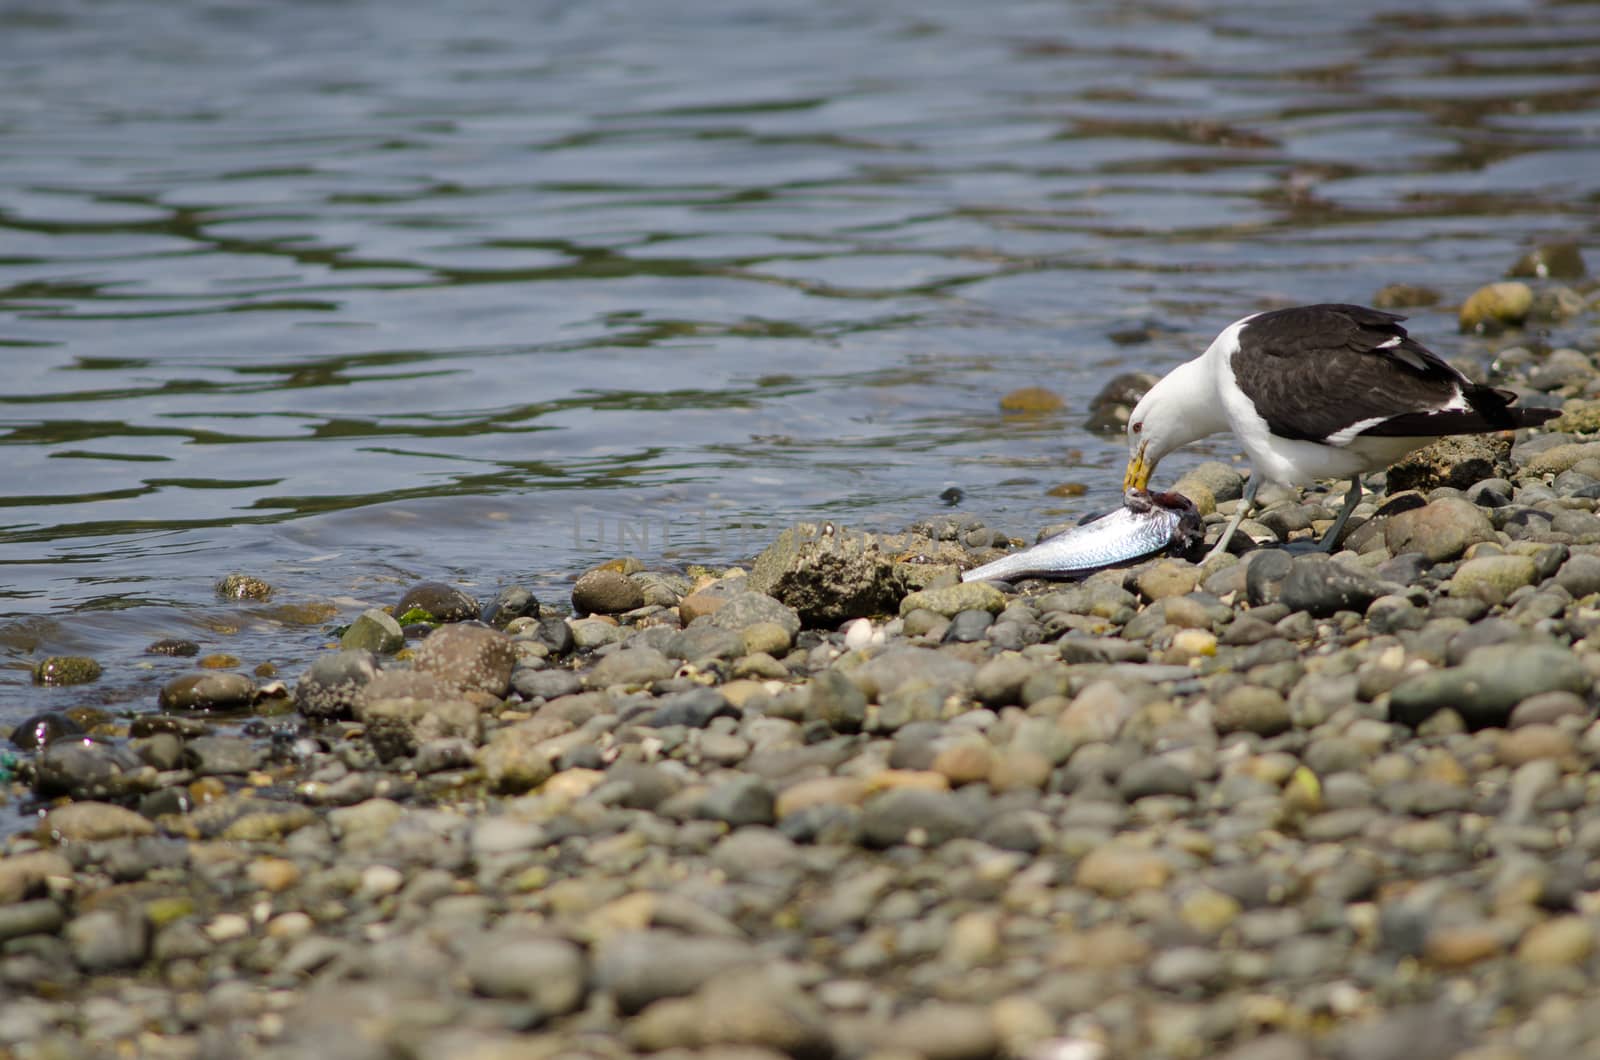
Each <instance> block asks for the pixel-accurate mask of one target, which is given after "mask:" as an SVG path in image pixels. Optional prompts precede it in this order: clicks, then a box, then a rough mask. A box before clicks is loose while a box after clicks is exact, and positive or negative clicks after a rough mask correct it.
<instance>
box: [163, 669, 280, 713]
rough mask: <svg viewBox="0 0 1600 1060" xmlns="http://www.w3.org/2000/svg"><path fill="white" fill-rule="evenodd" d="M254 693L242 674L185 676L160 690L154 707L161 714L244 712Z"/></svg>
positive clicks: (252, 685) (251, 683) (254, 689)
mask: <svg viewBox="0 0 1600 1060" xmlns="http://www.w3.org/2000/svg"><path fill="white" fill-rule="evenodd" d="M255 692H256V686H255V682H254V681H251V680H250V678H248V677H246V676H244V675H243V674H234V673H226V672H207V673H198V674H184V675H183V676H182V677H174V678H173V679H172V680H170V681H168V682H167V683H166V684H164V685H162V686H161V692H160V694H159V695H158V696H157V697H156V703H157V705H158V706H159V707H160V708H161V709H162V710H192V711H230V710H243V709H245V708H246V707H249V706H250V705H251V704H252V703H253V702H254V701H255Z"/></svg>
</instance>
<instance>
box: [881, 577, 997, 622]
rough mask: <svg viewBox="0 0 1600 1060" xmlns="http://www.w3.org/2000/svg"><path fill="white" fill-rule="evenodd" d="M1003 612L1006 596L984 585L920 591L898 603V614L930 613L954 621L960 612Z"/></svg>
mask: <svg viewBox="0 0 1600 1060" xmlns="http://www.w3.org/2000/svg"><path fill="white" fill-rule="evenodd" d="M1005 609H1006V594H1005V593H1003V592H1001V591H1000V590H999V589H996V588H995V587H994V586H993V585H990V584H989V583H988V582H962V583H960V584H959V585H947V586H945V587H944V588H942V589H923V590H921V591H920V592H914V593H909V594H907V595H906V596H905V597H904V598H903V599H901V601H900V614H901V615H902V616H905V615H908V614H910V613H911V612H913V611H932V612H933V613H934V614H938V615H943V616H944V617H945V618H955V616H957V615H959V614H960V613H961V612H963V611H987V612H989V613H990V614H996V615H998V614H999V613H1000V612H1001V611H1004V610H1005Z"/></svg>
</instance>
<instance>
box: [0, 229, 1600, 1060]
mask: <svg viewBox="0 0 1600 1060" xmlns="http://www.w3.org/2000/svg"><path fill="white" fill-rule="evenodd" d="M1542 253H1544V255H1545V256H1544V257H1542V258H1541V257H1539V256H1538V254H1536V255H1534V256H1533V259H1532V264H1527V265H1526V266H1525V263H1518V265H1517V266H1515V267H1514V268H1513V270H1512V271H1513V272H1516V271H1517V270H1518V269H1523V268H1524V267H1526V268H1527V269H1531V270H1533V271H1532V272H1531V273H1528V281H1529V282H1523V281H1522V280H1520V279H1519V280H1513V281H1510V282H1500V283H1495V284H1490V285H1486V286H1485V287H1484V288H1483V289H1482V290H1481V291H1479V292H1477V293H1475V294H1473V295H1471V297H1469V298H1468V299H1466V301H1465V302H1464V303H1463V305H1462V307H1461V323H1462V327H1463V329H1464V330H1469V331H1479V332H1497V331H1503V336H1502V339H1501V341H1500V344H1499V353H1498V355H1497V356H1496V358H1495V359H1494V361H1493V362H1492V363H1490V364H1472V365H1467V364H1462V365H1460V367H1462V369H1463V370H1464V371H1467V372H1469V374H1471V375H1472V376H1473V378H1475V379H1480V380H1483V381H1488V382H1493V383H1494V385H1497V386H1505V387H1508V388H1510V389H1514V390H1516V391H1517V392H1518V393H1519V395H1521V396H1522V399H1523V401H1524V402H1525V403H1529V404H1543V405H1551V406H1558V407H1560V408H1561V409H1562V413H1563V414H1562V416H1561V417H1560V418H1558V419H1556V420H1554V421H1552V422H1551V423H1549V424H1548V425H1547V426H1546V427H1545V428H1544V429H1540V430H1535V431H1523V432H1518V433H1517V434H1515V435H1513V434H1509V433H1508V434H1504V435H1486V436H1476V437H1468V438H1459V439H1451V440H1447V441H1445V442H1441V443H1439V444H1438V445H1436V446H1433V447H1430V448H1428V449H1426V450H1423V451H1421V452H1418V453H1416V454H1414V455H1413V456H1412V457H1410V458H1408V459H1407V460H1405V461H1404V462H1402V463H1401V464H1399V465H1396V466H1395V467H1394V468H1392V469H1391V470H1390V471H1389V472H1388V473H1387V475H1386V476H1378V477H1376V478H1375V479H1374V480H1372V484H1381V485H1382V487H1383V488H1381V489H1379V490H1377V491H1376V492H1372V493H1369V494H1368V495H1367V496H1366V497H1365V498H1364V499H1363V501H1362V503H1361V505H1360V507H1358V508H1357V510H1356V516H1355V518H1354V519H1353V520H1352V521H1351V523H1350V527H1349V529H1348V532H1347V533H1346V535H1345V537H1344V540H1343V542H1342V547H1341V549H1340V551H1338V552H1337V553H1335V554H1334V555H1332V556H1328V555H1324V554H1321V553H1317V552H1314V551H1312V550H1311V549H1310V547H1309V546H1310V544H1311V543H1312V542H1314V541H1315V539H1316V538H1317V536H1318V535H1319V534H1320V533H1321V531H1322V530H1324V529H1325V528H1326V527H1327V526H1328V525H1329V524H1330V523H1331V521H1332V518H1333V515H1334V513H1335V512H1336V511H1337V509H1338V506H1339V502H1340V500H1341V499H1342V497H1343V494H1344V488H1343V486H1344V484H1340V483H1331V484H1325V486H1323V487H1318V488H1314V489H1311V490H1306V491H1300V490H1287V489H1280V488H1276V487H1268V488H1264V489H1263V490H1262V491H1261V494H1260V498H1259V509H1258V511H1257V512H1256V514H1255V516H1254V517H1253V518H1251V519H1248V520H1246V521H1245V522H1244V523H1243V526H1242V532H1241V534H1240V535H1239V536H1238V538H1237V539H1236V541H1235V548H1236V553H1235V554H1233V555H1228V556H1223V557H1219V558H1217V559H1214V560H1210V561H1207V562H1205V563H1204V564H1203V565H1201V564H1198V563H1196V562H1195V558H1194V557H1182V556H1162V557H1157V558H1152V559H1148V560H1145V561H1143V562H1139V563H1135V564H1131V565H1128V566H1125V567H1120V568H1116V569H1110V570H1104V571H1100V572H1097V573H1095V574H1092V575H1090V576H1088V577H1087V578H1083V579H1080V580H1076V581H1066V582H1059V581H1058V582H1048V581H1041V580H1025V581H1022V582H1019V583H1017V584H1015V585H1009V586H1007V585H999V584H991V583H982V582H979V583H961V582H960V581H959V577H960V572H961V571H962V570H963V569H967V568H970V567H972V566H975V565H977V564H979V563H982V562H986V561H988V560H990V559H993V558H995V557H996V556H998V555H1000V554H1002V552H1003V551H1005V550H1009V549H1012V548H1015V547H1019V546H1020V545H1022V544H1024V543H1031V542H1032V541H1033V539H1034V532H1035V531H1036V530H1037V529H1038V528H1031V527H1030V528H1022V527H1005V528H997V527H992V526H989V525H987V524H986V522H985V520H984V519H983V518H982V517H981V515H979V514H969V513H967V512H965V511H955V512H946V513H944V514H941V515H939V516H936V517H931V518H929V519H926V520H924V521H921V522H919V523H916V524H914V525H912V526H909V527H906V528H905V529H904V530H903V531H901V532H897V533H866V532H862V531H859V530H857V529H854V528H851V527H848V526H843V525H831V524H822V525H803V526H796V527H793V528H791V529H789V530H786V531H784V532H783V533H781V534H779V535H777V537H776V538H775V539H774V540H772V541H771V542H770V543H768V544H767V545H766V547H765V548H764V549H763V550H762V551H761V552H760V553H759V554H757V555H753V556H750V557H746V558H745V561H743V562H741V563H740V564H739V565H737V566H732V567H716V568H688V569H676V568H664V567H663V566H662V565H660V564H659V563H658V562H655V561H654V560H653V557H650V556H626V557H617V558H616V559H615V560H614V561H613V562H610V563H606V564H603V565H601V566H599V567H596V568H594V569H592V570H589V571H586V572H574V575H575V577H574V582H573V584H572V588H571V594H570V597H568V598H563V599H548V600H540V599H536V598H535V596H534V594H533V593H532V592H530V591H528V590H527V589H525V588H519V587H515V586H513V587H509V588H506V589H503V590H501V591H500V592H499V593H498V594H496V595H494V596H493V597H492V598H488V599H478V598H475V597H474V596H472V595H469V594H468V593H466V592H464V591H462V589H460V588H459V587H456V586H452V585H448V584H442V583H423V584H419V585H415V586H411V587H410V588H409V589H408V590H407V591H406V592H405V593H404V595H403V597H401V598H399V599H396V600H392V601H383V602H382V603H383V604H385V605H386V606H382V607H376V606H375V607H372V608H369V609H366V610H364V611H362V610H355V611H351V612H350V613H348V614H344V615H342V616H341V617H340V619H339V622H340V625H339V628H338V630H337V637H336V638H335V637H332V636H330V640H329V644H328V651H327V652H326V653H325V654H323V655H321V656H320V657H318V658H317V659H316V660H315V661H314V662H313V663H312V664H311V665H310V666H309V667H308V668H307V669H306V670H305V671H304V672H303V673H298V674H284V675H267V674H258V673H254V672H252V671H251V669H250V666H249V664H248V661H240V660H233V665H231V666H230V665H227V660H226V659H224V660H222V661H220V662H219V661H216V660H215V658H214V657H211V656H206V655H204V654H203V653H204V652H206V651H210V650H211V649H212V648H213V647H214V646H213V645H201V644H199V643H196V642H194V641H188V640H181V639H174V640H168V641H162V642H159V643H156V644H153V645H151V653H152V658H155V659H158V660H159V661H160V662H161V666H159V667H157V668H155V669H153V670H152V673H153V674H155V675H157V676H153V677H152V685H151V688H150V695H149V700H148V703H147V704H146V706H145V708H144V709H142V710H140V711H137V712H131V713H117V712H108V711H104V710H95V709H88V708H86V709H76V710H70V711H51V712H45V713H41V714H39V715H36V716H35V717H33V718H30V719H28V720H27V721H26V722H24V723H23V724H22V725H20V726H18V727H17V729H16V731H15V732H12V733H11V734H10V742H9V744H8V745H6V746H8V747H9V751H8V752H7V754H6V756H5V757H4V759H3V761H4V767H3V768H4V770H5V773H6V777H7V783H6V786H5V796H4V800H5V801H4V803H3V805H0V810H3V811H4V812H5V813H6V814H8V815H9V816H8V817H7V821H8V824H9V827H8V829H7V830H6V834H5V835H4V837H3V838H0V999H3V1003H0V1056H14V1057H17V1058H19V1060H21V1058H77V1057H99V1056H138V1057H151V1058H166V1057H171V1058H201V1057H204V1058H222V1057H234V1056H264V1057H279V1058H285V1060H287V1058H301V1057H305V1058H310V1057H319V1058H320V1057H337V1058H340V1060H369V1058H370V1060H390V1058H408V1060H409V1058H416V1060H435V1058H440V1060H442V1058H447V1057H450V1058H456V1057H459V1058H473V1060H502V1058H503V1060H512V1058H518V1060H523V1058H552V1060H553V1058H557V1057H580V1058H591V1057H592V1058H596V1060H601V1058H611V1057H627V1056H637V1055H644V1054H649V1055H655V1056H661V1057H670V1058H688V1057H705V1058H716V1060H778V1058H782V1057H797V1058H828V1057H838V1058H851V1060H853V1058H862V1060H868V1058H870V1060H918V1058H921V1060H983V1058H1012V1060H1117V1058H1202V1057H1203V1058H1226V1060H1386V1058H1395V1060H1435V1058H1437V1060H1450V1058H1455V1060H1519V1058H1525V1060H1536V1058H1537V1060H1544V1058H1548V1060H1567V1058H1575V1057H1582V1056H1597V1055H1600V1009H1597V1008H1596V1007H1595V1006H1594V1005H1593V1004H1592V1003H1591V1000H1592V998H1593V997H1594V994H1595V991H1596V988H1597V980H1600V945H1597V943H1600V772H1597V771H1596V765H1597V763H1600V722H1597V710H1596V702H1597V688H1596V683H1597V680H1600V513H1597V510H1596V508H1597V504H1600V371H1597V356H1600V314H1597V311H1596V300H1595V293H1594V289H1593V285H1592V283H1590V282H1589V281H1588V280H1587V279H1585V278H1583V277H1584V270H1583V268H1582V264H1581V259H1579V260H1578V261H1577V263H1576V264H1574V263H1573V260H1572V257H1571V256H1567V255H1569V254H1570V255H1572V256H1575V255H1576V253H1577V252H1576V250H1575V249H1570V248H1568V249H1567V250H1563V249H1562V248H1560V247H1556V248H1550V249H1547V250H1546V251H1544V252H1542ZM1541 262H1543V263H1544V264H1543V265H1541ZM1541 269H1542V270H1543V271H1540V270H1541ZM1552 270H1553V271H1552ZM1563 275H1564V276H1565V277H1566V278H1565V279H1558V278H1556V277H1561V276H1563ZM1429 294H1430V292H1426V291H1419V290H1418V289H1416V288H1412V287H1405V288H1395V289H1393V290H1389V289H1386V291H1385V292H1379V297H1378V298H1377V299H1375V304H1383V303H1384V302H1387V304H1388V305H1390V306H1400V307H1403V306H1404V305H1405V304H1407V301H1408V300H1412V301H1414V300H1416V299H1421V298H1424V297H1426V296H1428V295H1429ZM1398 311H1401V312H1403V311H1404V309H1403V308H1400V309H1399V310H1398ZM1551 321H1561V322H1562V327H1563V329H1564V333H1565V334H1579V335H1584V336H1587V339H1585V340H1584V341H1580V342H1579V343H1578V344H1577V345H1574V346H1563V347H1558V348H1554V349H1552V348H1549V346H1548V344H1544V343H1541V342H1540V341H1539V340H1538V335H1539V333H1540V327H1541V326H1548V324H1549V322H1551ZM1541 322H1542V323H1541ZM1418 337H1419V338H1421V339H1422V340H1423V341H1424V342H1429V341H1430V337H1429V336H1426V335H1419V336H1418ZM1436 348H1437V346H1436ZM1126 386H1127V384H1126V383H1123V384H1122V388H1123V389H1121V390H1117V391H1115V392H1108V393H1110V394H1111V396H1110V397H1108V398H1107V400H1106V401H1105V402H1102V403H1101V404H1100V405H1099V406H1098V407H1097V408H1096V409H1094V410H1093V412H1092V416H1093V417H1094V418H1095V421H1096V422H1097V423H1099V424H1100V425H1101V426H1102V427H1103V428H1104V429H1106V430H1109V431H1116V430H1118V429H1120V423H1119V421H1118V419H1117V417H1118V414H1119V413H1118V410H1119V409H1120V410H1121V412H1120V415H1121V416H1123V417H1124V421H1123V422H1125V417H1126V413H1127V405H1128V403H1129V402H1128V401H1127V400H1125V399H1126V397H1127V394H1126V393H1125V392H1124V390H1125V388H1126ZM996 398H997V400H998V399H999V398H1000V395H996ZM1242 470H1243V468H1242V465H1235V464H1232V463H1227V462H1216V461H1214V462H1210V463H1205V464H1202V465H1200V466H1198V467H1195V468H1193V469H1191V470H1189V471H1187V472H1186V473H1185V474H1184V475H1183V477H1182V478H1181V479H1179V480H1178V481H1176V482H1174V483H1171V484H1170V488H1173V489H1176V490H1177V491H1179V492H1181V493H1183V494H1185V495H1186V496H1188V497H1189V498H1191V499H1192V500H1194V501H1195V503H1196V504H1197V505H1198V506H1199V508H1200V509H1201V511H1202V513H1203V514H1204V515H1205V518H1206V523H1207V529H1208V531H1209V534H1210V536H1211V538H1213V539H1214V538H1215V537H1216V535H1217V532H1218V531H1219V530H1220V528H1221V525H1222V524H1223V523H1224V522H1225V521H1226V519H1227V517H1228V516H1229V515H1230V514H1231V513H1232V511H1233V510H1234V506H1235V505H1236V504H1237V503H1238V502H1239V498H1240V496H1241V494H1242V491H1243V487H1244V481H1245V480H1244V477H1243V474H1242ZM1024 529H1026V533H1024ZM1201 554H1203V550H1202V551H1201ZM218 578H219V584H218V590H219V593H221V594H223V595H224V596H225V597H227V598H229V599H234V600H237V601H239V603H240V606H241V607H243V606H248V605H250V604H251V603H253V602H258V601H261V600H264V599H268V598H270V596H271V593H272V591H273V590H272V586H271V585H270V583H269V582H268V581H267V580H265V579H263V578H262V577H260V576H258V575H256V574H253V573H251V572H249V571H245V572H243V573H233V574H230V573H229V572H227V571H219V572H218ZM202 661H205V662H206V665H204V666H202V665H198V664H199V663H201V662H202ZM103 665H108V664H107V663H104V662H103V661H101V660H96V659H93V658H89V657H54V658H50V659H44V660H41V661H40V662H39V663H38V665H37V667H36V668H35V671H34V674H33V679H34V681H35V682H36V683H38V684H40V685H41V686H71V685H74V684H78V683H84V684H87V683H91V682H93V681H94V680H95V679H96V678H97V677H98V676H99V673H100V671H101V668H102V666H103Z"/></svg>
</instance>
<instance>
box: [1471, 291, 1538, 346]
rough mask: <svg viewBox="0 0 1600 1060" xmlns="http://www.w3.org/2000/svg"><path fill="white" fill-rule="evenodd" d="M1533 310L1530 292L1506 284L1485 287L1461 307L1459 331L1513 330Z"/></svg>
mask: <svg viewBox="0 0 1600 1060" xmlns="http://www.w3.org/2000/svg"><path fill="white" fill-rule="evenodd" d="M1532 309H1533V288H1531V287H1529V286H1528V285H1527V284H1525V283H1519V282H1517V281H1515V280H1508V281H1505V282H1503V283H1491V284H1486V285H1485V286H1483V287H1480V288H1478V289H1477V290H1476V291H1473V292H1472V294H1471V295H1469V296H1468V297H1467V300H1466V301H1465V302H1463V303H1461V314H1460V321H1461V330H1462V331H1481V332H1487V333H1491V334H1492V333H1495V332H1498V331H1502V330H1504V329H1505V328H1508V327H1516V326H1518V325H1520V324H1521V323H1522V322H1523V321H1524V320H1526V319H1528V313H1529V312H1530V311H1532Z"/></svg>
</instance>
